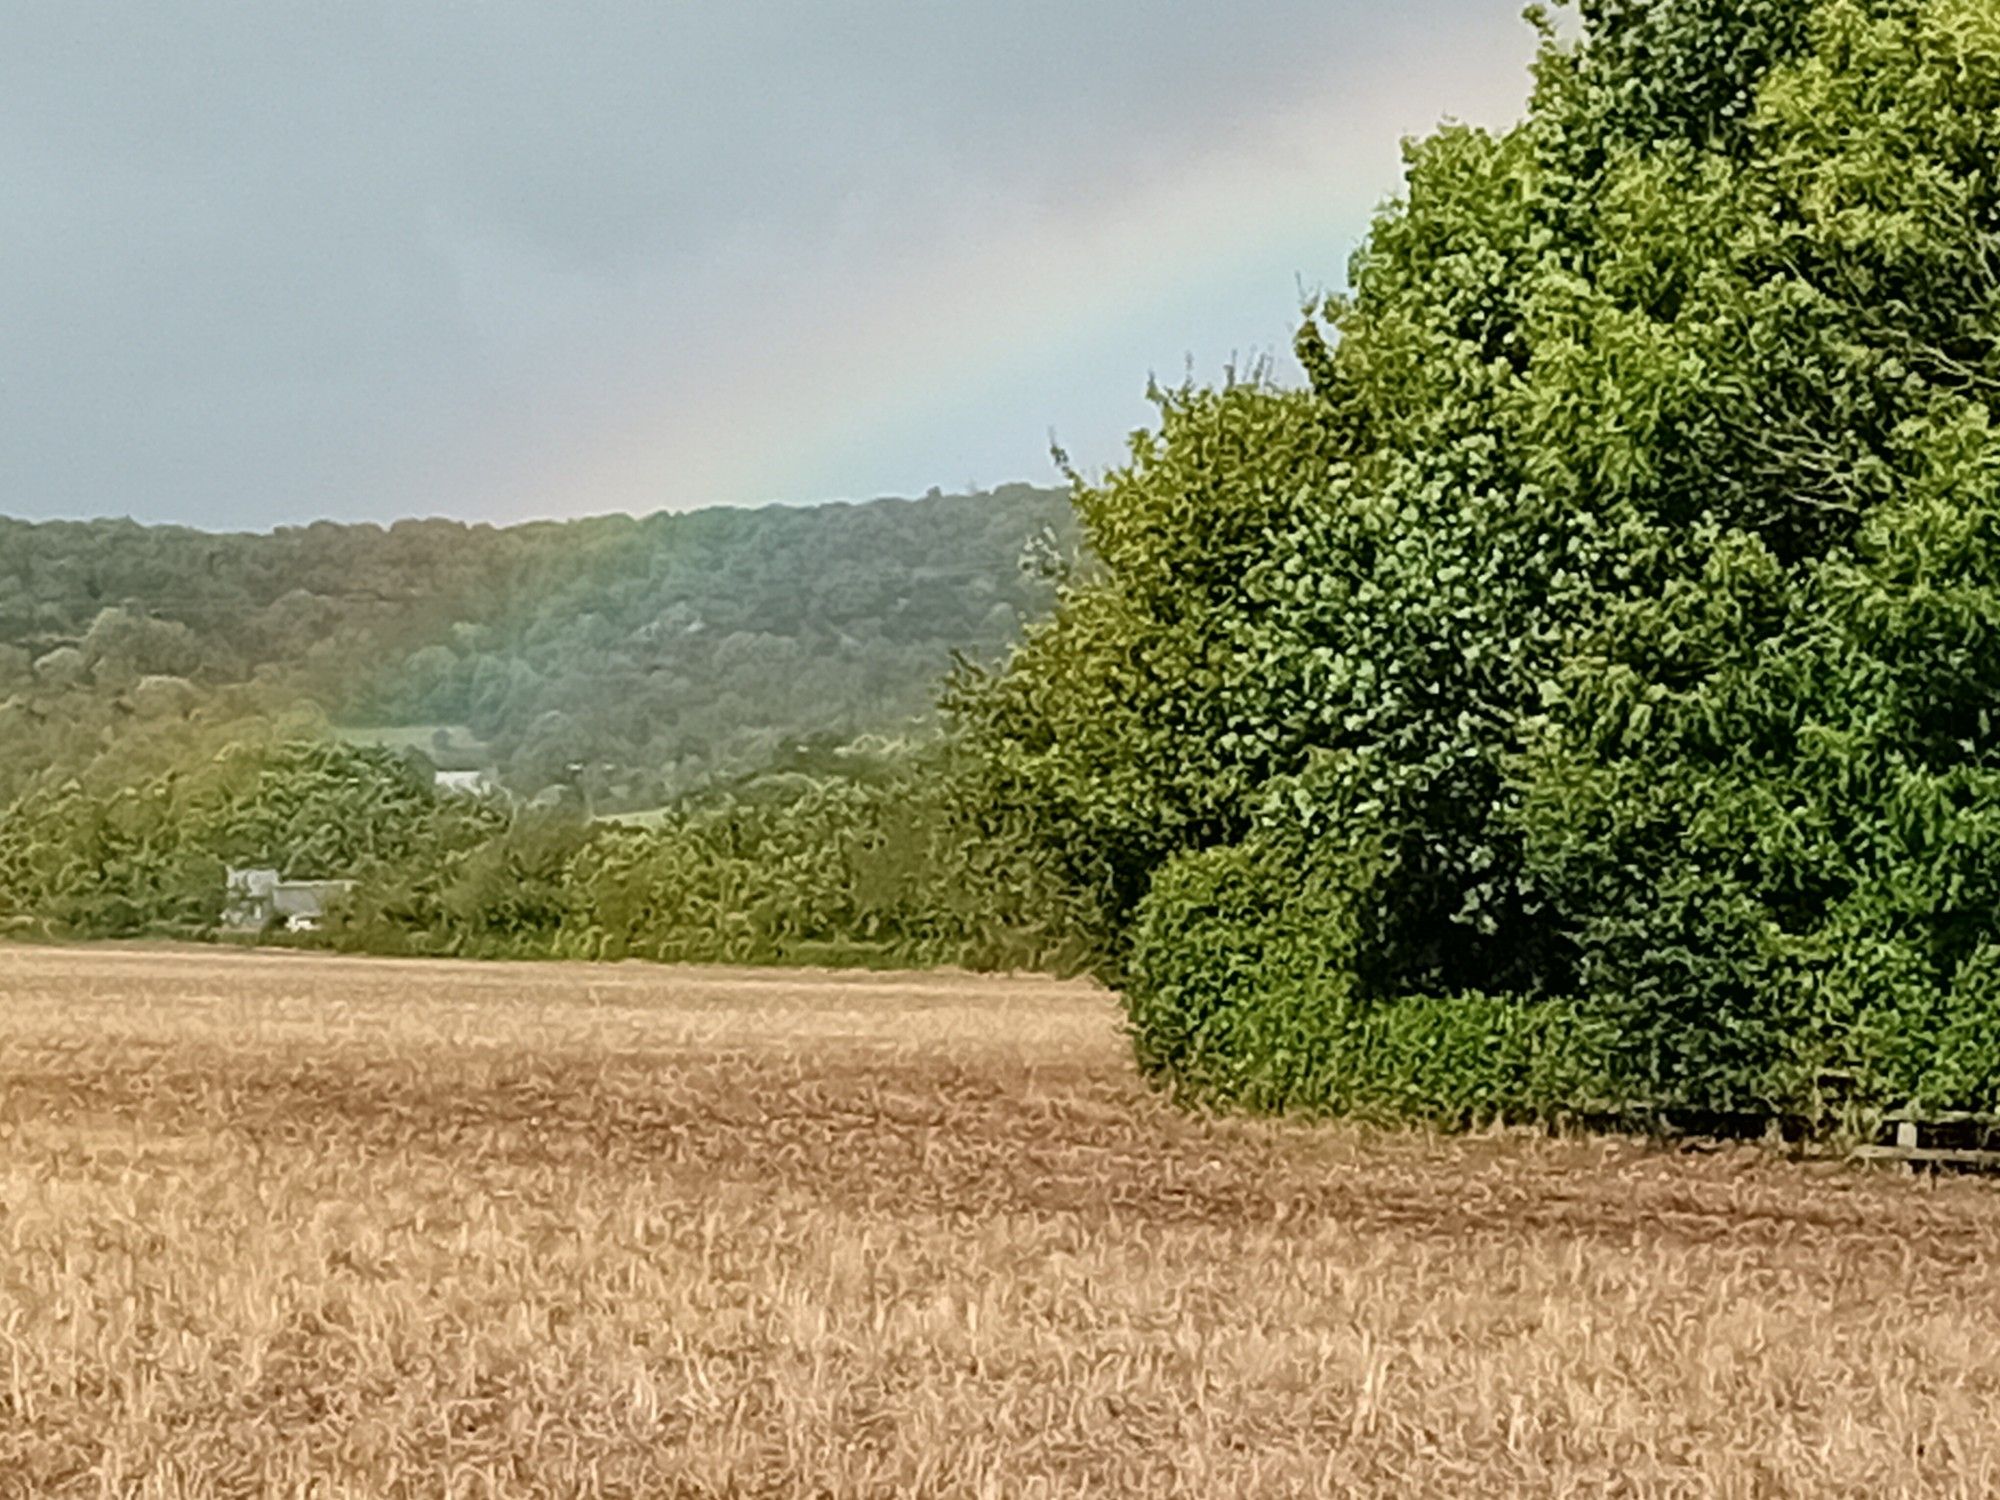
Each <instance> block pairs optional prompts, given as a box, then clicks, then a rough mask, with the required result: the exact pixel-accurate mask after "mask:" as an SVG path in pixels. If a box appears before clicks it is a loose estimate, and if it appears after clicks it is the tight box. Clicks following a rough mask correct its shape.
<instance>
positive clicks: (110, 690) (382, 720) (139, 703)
mask: <svg viewBox="0 0 2000 1500" xmlns="http://www.w3.org/2000/svg"><path fill="white" fill-rule="evenodd" d="M1072 529H1073V524H1072V522H1071V520H1070V514H1069V507H1068V505H1067V503H1066V499H1065V496H1064V495H1063V494H1062V492H1060V491H1055V490H1038V489H1033V488H1029V487H1026V486H1014V487H1010V488H1005V489H1001V490H998V491H995V492H992V493H984V494H970V495H954V496H944V495H939V494H937V493H936V492H933V493H932V495H931V496H929V497H927V498H925V499H923V500H916V501H901V500H878V501H874V502H870V503H866V504H859V505H827V506H818V507H812V508H794V507H771V508H768V509H761V510H724V509H718V510H709V511H702V512H697V513H693V514H682V515H668V514H662V515H654V516H649V517H646V518H644V519H633V518H631V517H629V516H609V517H601V518H595V519H589V520H578V521H568V522H541V523H535V524H530V525H523V526H514V527H506V528H496V527H492V526H484V525H478V526H471V525H465V524H463V523H461V522H457V521H446V520H426V521H399V522H397V523H395V524H394V525H392V526H388V527H386V528H384V527H380V526H374V525H335V524H331V523H320V524H315V525H311V526H306V527H286V528H280V529H279V530H277V531H275V532H272V533H269V534H234V535H216V534H210V533H207V532H202V531H196V530H190V529H187V528H182V527H147V526H139V525H136V524H134V523H132V522H129V521H91V522H81V523H72V522H51V523H43V524H31V523H27V522H22V521H14V520H7V519H4V518H0V805H4V804H5V803H6V802H7V801H9V800H11V799H12V798H14V797H16V796H18V795H19V794H20V793H22V792H23V791H24V790H26V789H28V787H29V786H30V785H31V784H32V783H34V782H36V781H37V780H38V779H39V780H42V781H49V780H61V779H64V778H68V777H73V776H81V777H84V778H85V779H86V780H88V779H92V778H96V779H99V780H105V781H113V780H116V781H127V780H130V779H131V778H132V777H133V776H134V775H137V774H145V773H149V772H151V771H152V770H154V769H157V768H158V767H159V766H160V765H164V764H166V763H167V758H168V757H171V756H175V755H179V754H182V753H184V751H185V749H186V746H187V742H189V741H191V740H199V739H201V738H203V737H204V736H210V737H214V736H223V735H228V734H231V733H232V731H231V730H230V726H232V725H236V726H240V725H242V724H243V723H244V722H245V721H251V720H255V721H260V722H266V721H278V722H281V723H282V724H283V725H284V726H286V727H288V728H290V729H291V730H293V731H294V732H300V733H324V732H327V731H329V730H331V731H334V732H337V733H339V734H340V735H342V736H344V737H350V738H357V739H361V740H370V739H373V740H376V741H378V742H381V743H386V744H390V745H393V746H396V747H399V748H411V747H414V748H416V749H418V750H421V751H423V752H424V753H425V754H426V755H428V756H429V757H431V758H432V759H433V760H434V761H435V762H436V763H437V764H438V765H439V766H440V767H441V768H443V769H463V770H489V771H491V772H493V773H495V774H496V776H497V779H498V780H499V781H500V782H501V783H502V784H503V785H505V786H506V787H507V788H508V789H510V790H512V791H514V792H516V793H518V794H520V795H522V796H525V797H533V796H535V795H537V794H539V793H550V792H552V791H553V792H554V793H560V794H561V795H564V796H568V797H572V798H574V799H576V800H578V801H580V802H583V803H585V804H587V805H588V806H589V807H590V808H591V809H592V810H593V811H598V812H616V811H620V810H627V809H639V808H645V807H649V806H654V805H658V804H661V803H663V802H665V801H668V800H671V799H673V798H675V797H677V796H680V795H682V794H684V793H686V792H688V791H690V790H695V789H698V788H701V787H703V786H705V785H709V784H712V783H714V782H716V781H717V780H718V779H726V778H729V777H732V776H741V775H743V774H745V773H746V772H749V771H752V770H755V769H757V768H759V767H762V766H764V765H766V764H767V763H770V762H773V761H778V762H782V761H783V760H784V759H785V758H786V757H788V756H789V757H796V756H797V755H798V753H799V750H798V746H799V745H800V744H802V743H806V744H817V745H835V744H840V743H844V742H846V741H848V740H851V739H853V738H854V737H855V736H858V735H863V734H881V735H891V736H894V735H898V734H905V733H907V732H908V731H910V730H911V729H912V728H913V727H917V726H918V723H919V721H921V720H923V719H925V718H926V717H927V716H928V715H929V714H930V713H931V711H932V705H933V703H934V702H935V699H936V696H937V690H938V686H939V683H940V682H941V680H942V679H943V677H944V675H945V674H946V672H947V671H948V669H949V668H950V665H951V660H952V656H953V653H954V652H963V653H965V654H966V655H967V656H968V657H971V658H973V659H976V660H978V659H990V658H992V657H995V656H997V655H998V654H999V653H1000V652H1001V651H1002V650H1003V649H1004V648H1005V647H1006V646H1007V644H1008V643H1009V642H1010V641H1011V640H1012V639H1013V638H1014V637H1015V635H1016V634H1017V631H1018V628H1019V625H1020V622H1021V621H1022V620H1023V619H1024V618H1026V617H1029V616H1032V615H1034V614H1037V613H1039V612H1040V611H1042V610H1043V609H1045V608H1046V607H1047V605H1048V603H1049V601H1050V599H1051V597H1052V589H1051V587H1050V585H1049V583H1048V582H1047V581H1046V580H1045V579H1044V578H1042V577H1040V576H1038V575H1037V574H1036V572H1035V570H1034V569H1033V568H1032V567H1027V568H1024V566H1023V559H1024V552H1025V551H1028V550H1032V548H1033V546H1034V545H1035V544H1036V543H1037V541H1038V539H1041V542H1042V544H1043V545H1046V544H1047V543H1048V542H1049V541H1050V540H1055V539H1060V538H1062V537H1066V536H1067V535H1068V534H1069V533H1070V532H1071V531H1072Z"/></svg>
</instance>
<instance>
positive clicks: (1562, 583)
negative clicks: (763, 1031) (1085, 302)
mask: <svg viewBox="0 0 2000 1500" xmlns="http://www.w3.org/2000/svg"><path fill="white" fill-rule="evenodd" d="M1582 20H1583V26H1582V31H1581V35H1580V37H1579V38H1578V39H1576V40H1574V41H1572V42H1561V41H1558V40H1557V39H1556V35H1555V30H1554V28H1553V27H1548V26H1546V25H1545V30H1544V45H1543V48H1542V52H1541V56H1540V60H1539V64H1538V68H1537V74H1536V86H1535V90H1534V94H1533V98H1532V101H1531V105H1530V108H1529V111H1528V113H1527V116H1526V118H1525V119H1524V120H1523V121H1522V122H1521V123H1520V124H1519V125H1518V126H1516V127H1514V128H1512V129H1510V130H1507V131H1504V132H1500V133H1497V134H1490V133H1487V132H1483V131H1478V130H1473V129H1467V128H1450V129H1446V130H1443V131H1440V132H1439V133H1437V134H1436V135H1434V136H1432V137H1430V138H1429V139H1427V140H1424V141H1422V142H1420V143H1418V144H1416V145H1415V146H1413V147H1412V148H1411V150H1410V154H1409V162H1408V175H1407V183H1406V190H1405V193H1404V196H1403V198H1402V200H1401V202H1399V203H1398V204H1397V205H1396V206H1395V207H1393V208H1392V209H1391V210H1389V211H1388V212H1387V213H1385V214H1384V215H1383V217H1382V218H1381V219H1380V220H1379V221H1378V223H1377V224H1376V225H1375V227H1374V229H1373V231H1372V232H1371V234H1370V236H1369V238H1368V241H1367V243H1366V244H1365V245H1364V246H1363V248H1362V249H1361V251H1360V252H1359V253H1358V254H1357V256H1356V257H1355V260H1354V263H1353V267H1352V275H1351V290H1350V292H1349V293H1348V294H1347V295H1346V296H1344V297H1342V298H1339V299H1334V300H1331V301H1329V302H1328V303H1327V304H1326V305H1325V306H1323V307H1321V308H1319V309H1316V310H1315V315H1314V316H1311V317H1309V319H1308V321H1307V323H1306V325H1305V327H1304V328H1303V329H1302V331H1301V334H1300V339H1299V354H1300V358H1301V362H1302V363H1303V364H1304V366H1305V368H1306V369H1307V371H1308V373H1309V375H1310V376H1311V382H1310V389H1308V390H1305V391H1280V390H1273V389H1270V388H1268V387H1265V386H1263V385H1261V384H1259V383H1257V382H1250V383H1246V384H1241V385H1236V386H1233V387H1231V388H1227V389H1223V390H1218V391H1210V390H1199V389H1192V388H1190V389H1183V390H1179V391H1173V392H1168V393H1164V394H1163V396H1162V398H1161V402H1160V411H1161V421H1160V426H1159V430H1158V431H1157V432H1156V433H1155V434H1152V435H1150V436H1147V437H1144V438H1142V439H1140V440H1139V441H1138V442H1137V444H1136V445H1135V449H1134V453H1133V457H1132V460H1131V462H1130V463H1129V464H1128V465H1127V466H1125V467H1124V468H1122V469H1120V470H1119V471H1117V472H1115V473H1113V474H1111V475H1110V476H1108V477H1107V478H1106V479H1105V480H1103V481H1102V482H1100V483H1094V484H1079V485H1078V486H1077V491H1076V506H1077V510H1078V513H1079V516H1080V519H1081V523H1082V528H1083V533H1084V537H1085V540H1086V541H1087V543H1088V545H1089V548H1090V550H1091V552H1092V553H1093V554H1094V557H1095V562H1094V564H1092V565H1089V566H1084V567H1080V568H1079V569H1077V570H1076V571H1075V572H1074V573H1073V574H1072V575H1071V576H1070V577H1069V579H1068V580H1067V581H1066V583H1065V585H1064V587H1063V589H1062V592H1061V597H1060V600H1059V603H1058V605H1057V607H1056V610H1055V612H1054V613H1053V614H1052V615H1051V616H1050V617H1049V618H1048V619H1047V620H1046V621H1044V622H1043V623H1042V624H1040V625H1039V626H1037V627H1036V628H1035V629H1034V630H1033V631H1032V632H1031V634H1030V636H1029V638H1028V640H1027V641H1026V642H1025V644H1024V645H1023V646H1022V648H1021V649H1020V650H1019V651H1018V652H1017V653H1016V654H1015V656H1014V657H1013V659H1012V660H1011V662H1010V664H1009V665H1008V666H1007V667H1006V669H1005V670H1003V671H1001V672H999V673H997V674H984V675H982V674H967V675H966V676H964V677H963V678H962V679H961V681H960V682H959V684H958V687H957V691H956V694H955V697H954V707H955V709H956V711H957V713H958V715H959V718H960V721H961V723H962V724H963V725H964V727H965V728H966V730H967V733H968V738H969V740H970V742H971V743H972V744H973V745H974V746H975V747H977V748H978V750H979V752H980V762H981V764H982V765H983V767H984V774H985V775H986V777H987V785H988V788H989V790H990V792H991V794H992V796H993V797H994V798H995V799H996V800H997V801H998V802H999V803H1001V804H1002V805H1004V806H1005V807H1006V808H1007V809H1008V810H1009V811H1008V812H1007V814H1006V815H1005V816H1004V817H1003V816H1000V815H995V817H994V819H993V821H994V822H996V823H1004V824H1006V826H1007V827H1009V828H1010V829H1011V830H1012V836H1013V837H1014V838H1016V839H1017V841H1018V842H1019V844H1020V845H1021V846H1022V847H1023V848H1024V849H1025V850H1026V851H1027V853H1028V854H1030V855H1031V856H1032V857H1033V858H1034V859H1035V860H1036V861H1038V863H1039V865H1040V867H1041V868H1043V869H1046V870H1048V871H1050V872H1051V874H1052V876H1053V878H1055V879H1057V880H1059V881H1060V882H1061V883H1062V886H1063V888H1064V889H1065V890H1066V891H1067V892H1068V893H1069V894H1068V898H1067V905H1068V911H1069V916H1070V920H1071V921H1073V922H1074V923H1075V924H1076V925H1077V926H1078V927H1079V928H1080V929H1082V930H1084V931H1086V932H1088V933H1089V935H1090V936H1091V937H1092V939H1093V941H1094V942H1095V943H1096V944H1097V946H1098V947H1099V950H1100V952H1101V954H1102V955H1103V961H1104V963H1105V964H1106V966H1107V967H1108V968H1110V969H1112V970H1114V971H1116V972H1118V973H1119V974H1120V975H1121V977H1123V978H1125V979H1126V980H1127V981H1128V993H1129V995H1130V997H1131V1000H1132V1005H1133V1013H1134V1019H1135V1022H1136V1024H1137V1027H1138V1031H1139V1040H1140V1046H1141V1055H1142V1057H1143V1058H1144V1059H1145V1060H1146V1061H1147V1062H1148V1063H1149V1064H1150V1065H1151V1066H1152V1067H1154V1068H1155V1069H1156V1070H1157V1071H1159V1072H1160V1073H1161V1074H1163V1075H1164V1076H1166V1077H1168V1078H1170V1079H1173V1080H1175V1081H1177V1082H1178V1083H1180V1084H1181V1085H1183V1086H1185V1087H1190V1088H1193V1089H1195V1090H1197V1091H1198V1092H1203V1093H1206V1094H1209V1095H1215V1096H1223V1097H1239V1098H1248V1099H1254V1100H1256V1101H1258V1102H1263V1103H1273V1104H1282V1103H1287V1102H1294V1103H1309V1104H1320V1105H1333V1106H1337V1107H1346V1106H1349V1105H1353V1104H1355V1103H1356V1101H1360V1100H1372V1101H1374V1103H1373V1104H1372V1105H1371V1106H1370V1107H1379V1108H1382V1109H1384V1110H1386V1111H1388V1112H1399V1111H1400V1112H1404V1113H1408V1112H1420V1113H1435V1114H1441V1115H1446V1116H1463V1115H1464V1114H1466V1113H1468V1112H1478V1111H1479V1110H1486V1109H1495V1110H1503V1111H1504V1110H1509V1109H1514V1110H1547V1109H1550V1108H1555V1107H1559V1106H1565V1105H1566V1106H1568V1107H1574V1108H1584V1107H1592V1108H1594V1107H1600V1106H1602V1107H1611V1106H1614V1105H1620V1104H1623V1105H1633V1104H1636V1105H1639V1106H1643V1107H1648V1108H1659V1107H1675V1108H1694V1109H1702V1110H1715V1109H1722V1110H1736V1109H1748V1110H1769V1109H1785V1110H1794V1109H1810V1108H1813V1107H1815V1106H1816V1104H1817V1103H1818V1102H1819V1101H1821V1100H1823V1099H1824V1098H1825V1097H1826V1094H1827V1091H1828V1090H1835V1091H1839V1092H1840V1093H1843V1094H1845V1095H1846V1096H1848V1097H1849V1098H1851V1099H1853V1100H1857V1101H1859V1102H1862V1103H1873V1104H1883V1103H1891V1102H1902V1101H1905V1100H1909V1099H1916V1100H1919V1101H1928V1102H1933V1103H1935V1102H1939V1101H1943V1100H1951V1101H1954V1102H1961V1103H1963V1102H1981V1103H1992V1102H1994V1101H1995V1099H1996V1096H2000V1050H1996V1040H1995V1039H1996V1038H2000V1024H1995V1023H1996V1022H2000V990H1996V987H1995V980H1996V976H2000V947H1996V946H1995V944H1996V940H2000V845H1996V844H1995V843H1994V841H1993V836H1992V833H1991V830H1992V829H1993V828H1994V827H1995V826H1996V820H1997V819H2000V782H1996V781H1995V780H1994V779H1993V777H1994V774H1995V772H1996V771H2000V755H1996V750H1995V745H1996V742H1995V740H1994V738H1993V736H1992V734H1991V722H1990V714H1991V712H1992V710H1993V708H1994V701H1995V694H1996V690H2000V668H1996V667H1994V666H1993V663H1994V662H1996V661H2000V656H1996V655H1995V653H1994V652H1993V650H1992V648H1991V643H1992V633H1993V629H1994V624H1995V621H1996V619H2000V552H1996V551H1995V546H1994V544H1995V539H1996V538H1995V524H1996V521H2000V510H1996V509H1995V500H1996V495H1995V490H1994V483H1995V474H1996V470H2000V439H1996V438H1995V436H1994V434H1993V431H1992V422H1991V419H1992V410H1991V402H1992V399H1993V397H1994V395H1995V393H1996V390H2000V351H1996V347H1995V340H1996V336H2000V200H1996V178H1995V174H1994V171H1993V163H1994V162H1995V161H1996V160H2000V13H1996V12H1995V11H1994V9H1993V8H1992V6H1991V5H1990V4H1987V3H1983V0H1893V3H1892V0H1867V3H1864V0H1818V3H1809V0H1766V3H1741V0H1660V3H1654V4H1644V5H1640V4H1628V3H1624V0H1603V3H1596V4H1589V5H1586V6H1585V7H1584V9H1583V16H1582ZM1219 912H1225V913H1226V912H1234V913H1236V914H1237V915H1236V917H1234V918H1231V919H1229V920H1227V921H1222V922H1221V924H1220V926H1218V920H1219V919H1218V916H1217V914H1218V913H1219ZM1269 923H1276V924H1277V925H1276V926H1275V927H1271V926H1268V925H1267V924H1269ZM1246 924H1248V925H1247V926H1246ZM1227 933H1234V934H1236V937H1235V938H1233V939H1232V938H1229V937H1227V936H1226V934H1227ZM1302 934H1303V935H1304V936H1302ZM1312 934H1318V935H1319V936H1318V938H1317V939H1316V940H1309V939H1310V938H1311V935H1312ZM1454 997H1457V998H1456V999H1454ZM1411 1017H1416V1018H1418V1019H1417V1020H1416V1021H1411V1020H1410V1018H1411ZM1467 1017H1475V1018H1480V1019H1478V1020H1477V1022H1476V1024H1471V1025H1468V1024H1466V1018H1467ZM1406 1023H1407V1024H1406ZM1467 1036H1472V1037H1475V1038H1476V1037H1485V1038H1487V1039H1488V1040H1489V1041H1490V1040H1493V1039H1495V1038H1507V1039H1511V1040H1509V1041H1508V1042H1507V1045H1505V1046H1501V1045H1497V1044H1496V1045H1492V1046H1485V1045H1465V1046H1461V1047H1459V1048H1458V1049H1457V1050H1456V1051H1455V1052H1454V1053H1453V1055H1454V1056H1457V1057H1459V1058H1460V1059H1461V1060H1462V1062H1463V1064H1464V1067H1466V1068H1470V1069H1473V1070H1474V1071H1477V1067H1478V1065H1479V1062H1480V1059H1481V1058H1482V1057H1484V1058H1489V1059H1492V1058H1512V1059H1514V1060H1515V1061H1514V1062H1511V1063H1508V1064H1506V1065H1505V1066H1504V1067H1500V1068H1499V1069H1498V1071H1496V1072H1494V1073H1493V1075H1492V1076H1491V1078H1489V1079H1488V1080H1487V1082H1486V1084H1484V1085H1482V1086H1481V1087H1478V1088H1468V1087H1466V1086H1464V1081H1463V1080H1462V1079H1461V1080H1459V1081H1458V1082H1456V1083H1453V1084H1451V1086H1449V1087H1447V1086H1445V1085H1444V1084H1443V1083H1441V1082H1440V1081H1439V1079H1440V1075H1439V1074H1438V1072H1437V1070H1436V1069H1435V1068H1433V1067H1430V1066H1429V1065H1428V1064H1427V1065H1425V1066H1422V1067H1418V1066H1414V1065H1413V1064H1412V1059H1421V1058H1423V1057H1425V1056H1427V1055H1428V1053H1427V1051H1426V1049H1431V1048H1435V1047H1438V1046H1442V1045H1443V1043H1444V1040H1445V1039H1447V1038H1451V1037H1457V1038H1460V1039H1461V1040H1462V1039H1463V1038H1465V1037H1467ZM1523 1038H1528V1039H1533V1041H1534V1044H1535V1045H1537V1046H1548V1047H1556V1046H1560V1047H1563V1048H1568V1049H1572V1050H1573V1051H1580V1050H1581V1049H1586V1048H1589V1049H1596V1052H1597V1054H1598V1055H1595V1056H1594V1057H1592V1058H1590V1059H1588V1060H1587V1061H1588V1063H1589V1065H1588V1066H1587V1067H1586V1066H1582V1065H1581V1062H1580V1060H1579V1058H1578V1057H1571V1058H1567V1059H1565V1060H1564V1065H1563V1066H1561V1067H1555V1068H1551V1067H1546V1066H1543V1065H1542V1064H1540V1063H1535V1064H1534V1065H1532V1066H1530V1065H1529V1064H1528V1063H1524V1062H1521V1061H1520V1058H1521V1055H1522V1054H1521V1052H1520V1046H1521V1045H1524V1043H1522V1039H1523ZM1516 1064H1518V1066H1517V1065H1516ZM1571 1064H1577V1065H1576V1066H1572V1065H1571ZM1369 1070H1373V1071H1374V1073H1375V1074H1376V1075H1378V1076H1380V1077H1382V1078H1391V1077H1393V1078H1397V1079H1401V1080H1403V1081H1402V1082H1400V1083H1398V1084H1397V1085H1396V1087H1395V1088H1394V1089H1391V1090H1388V1091H1387V1092H1384V1091H1383V1090H1379V1089H1377V1090H1374V1091H1372V1092H1371V1091H1370V1090H1369V1089H1368V1088H1366V1087H1363V1086H1361V1084H1362V1083H1365V1081H1366V1080H1365V1079H1364V1080H1360V1082H1357V1075H1358V1074H1359V1073H1367V1072H1368V1071H1369ZM1550 1079H1560V1080H1562V1084H1561V1088H1560V1089H1558V1090H1556V1091H1555V1092H1554V1093H1553V1094H1552V1093H1551V1091H1550V1088H1549V1086H1548V1085H1549V1080H1550ZM1531 1081H1532V1083H1531ZM1385 1099H1387V1100H1391V1101H1392V1103H1390V1104H1384V1103H1383V1102H1382V1101H1383V1100H1385Z"/></svg>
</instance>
